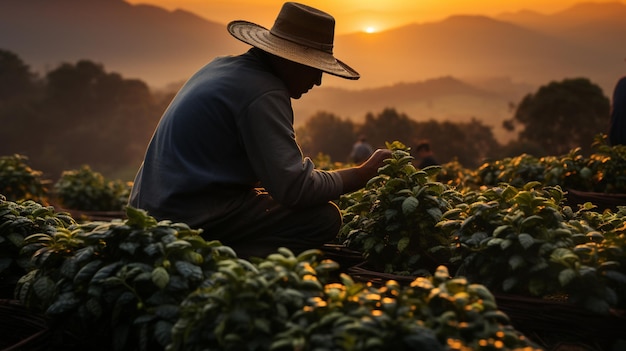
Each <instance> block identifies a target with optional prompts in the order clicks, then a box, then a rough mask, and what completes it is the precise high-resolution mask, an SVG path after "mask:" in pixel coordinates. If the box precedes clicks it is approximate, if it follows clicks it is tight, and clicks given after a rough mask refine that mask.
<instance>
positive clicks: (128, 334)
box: [16, 207, 236, 350]
mask: <svg viewBox="0 0 626 351" xmlns="http://www.w3.org/2000/svg"><path fill="white" fill-rule="evenodd" d="M126 214H127V217H128V219H127V220H125V221H121V220H116V221H111V222H89V223H86V224H82V225H75V226H71V227H69V228H61V229H59V230H57V231H56V232H55V233H53V234H52V235H50V234H45V233H41V234H34V235H31V236H29V237H27V238H26V239H25V246H24V250H25V251H26V252H27V253H29V254H30V255H31V256H32V260H33V262H34V264H35V269H34V270H32V271H31V272H30V273H29V274H27V275H25V276H24V277H23V278H22V279H21V280H20V281H19V283H18V286H17V289H16V294H17V296H18V298H19V299H20V301H21V302H22V303H23V304H24V305H25V306H28V307H29V308H31V309H33V310H36V311H42V312H44V313H45V315H46V316H48V317H49V318H50V320H51V321H52V323H53V324H52V325H55V326H56V327H57V330H58V331H60V332H63V333H64V334H66V335H68V334H69V335H71V336H72V338H70V341H73V342H75V343H78V345H81V343H88V344H89V345H90V346H91V347H96V346H99V347H101V348H102V349H103V350H130V349H132V350H148V349H153V348H154V347H161V348H162V347H164V346H165V345H167V344H168V343H169V338H170V330H171V327H172V325H173V324H174V323H175V322H176V320H177V318H178V310H179V304H180V302H181V301H182V300H183V299H184V298H186V297H187V295H188V294H189V293H190V292H191V291H193V290H195V289H196V288H197V287H199V286H200V285H201V284H202V282H203V281H204V280H205V279H206V278H207V277H209V276H210V275H211V274H212V273H213V272H214V271H215V270H216V269H217V261H219V260H222V259H232V258H235V257H236V255H235V253H234V252H233V251H232V249H230V248H229V247H225V246H222V245H221V244H219V242H215V241H214V242H207V241H205V240H204V239H203V238H202V237H201V236H200V235H199V231H198V230H193V229H190V228H189V226H187V225H186V224H183V223H171V222H169V221H161V222H157V221H156V220H155V219H154V218H153V217H150V216H148V215H147V214H146V213H145V211H142V210H137V209H133V208H131V207H129V208H127V213H126Z"/></svg>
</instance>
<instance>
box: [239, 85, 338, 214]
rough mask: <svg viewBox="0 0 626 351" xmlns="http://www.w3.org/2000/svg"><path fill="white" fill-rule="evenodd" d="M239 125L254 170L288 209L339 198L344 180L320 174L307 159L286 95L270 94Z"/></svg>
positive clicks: (263, 184)
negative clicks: (300, 143) (303, 153)
mask: <svg viewBox="0 0 626 351" xmlns="http://www.w3.org/2000/svg"><path fill="white" fill-rule="evenodd" d="M238 123H239V130H240V133H241V143H242V144H243V145H244V148H245V150H246V152H247V154H248V158H249V160H250V163H251V165H252V168H253V170H254V171H255V173H256V174H257V176H258V178H259V180H260V182H261V185H262V186H263V187H264V188H265V189H266V190H267V191H268V192H269V193H270V195H272V197H274V199H275V200H276V201H278V202H280V203H281V204H283V205H285V206H310V205H316V204H321V203H325V202H328V201H330V200H334V199H337V198H339V196H340V195H341V193H342V190H343V183H342V180H341V176H340V175H339V174H337V173H336V172H327V171H322V170H317V169H315V166H314V164H313V162H312V161H311V160H310V159H309V158H304V157H303V155H302V151H301V149H300V147H299V146H298V144H297V142H296V138H295V132H294V128H293V110H292V107H291V100H290V98H289V96H288V95H287V93H286V92H285V91H282V90H274V91H270V92H267V93H265V94H263V95H261V96H260V97H258V98H257V99H255V100H254V101H253V102H252V103H251V104H250V105H249V106H248V108H246V109H245V110H244V113H243V116H241V118H240V119H239V121H238Z"/></svg>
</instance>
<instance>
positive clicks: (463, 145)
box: [410, 118, 500, 168]
mask: <svg viewBox="0 0 626 351" xmlns="http://www.w3.org/2000/svg"><path fill="white" fill-rule="evenodd" d="M415 130H416V132H415V135H414V137H413V138H412V139H411V144H410V146H411V147H412V148H415V146H416V145H415V144H416V143H417V141H419V140H422V139H428V140H429V141H430V146H431V149H432V150H433V152H434V153H435V157H436V159H437V160H438V161H439V162H440V163H446V162H450V161H453V160H455V159H456V160H457V161H458V162H459V163H461V164H462V165H463V166H465V167H468V168H471V167H477V166H478V165H480V164H481V163H482V161H483V160H484V159H485V158H488V157H492V156H493V155H494V154H495V153H496V152H497V151H498V150H499V147H500V145H499V143H498V141H497V140H496V139H495V137H494V135H493V131H492V129H491V127H489V126H486V125H484V124H483V123H482V122H481V121H479V120H477V119H476V118H472V119H471V120H470V121H469V122H464V123H453V122H450V121H444V122H438V121H435V120H430V121H426V122H417V123H416V127H415Z"/></svg>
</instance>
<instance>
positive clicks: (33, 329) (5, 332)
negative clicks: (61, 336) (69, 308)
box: [0, 300, 52, 351]
mask: <svg viewBox="0 0 626 351" xmlns="http://www.w3.org/2000/svg"><path fill="white" fill-rule="evenodd" d="M0 330H1V332H2V338H0V350H2V351H18V350H29V351H37V350H50V343H49V341H50V339H51V336H52V333H51V331H50V329H49V328H48V324H47V321H46V319H45V317H43V316H42V315H40V314H37V313H34V312H32V311H29V310H28V309H27V308H26V307H24V306H22V305H21V304H20V303H19V301H17V300H0Z"/></svg>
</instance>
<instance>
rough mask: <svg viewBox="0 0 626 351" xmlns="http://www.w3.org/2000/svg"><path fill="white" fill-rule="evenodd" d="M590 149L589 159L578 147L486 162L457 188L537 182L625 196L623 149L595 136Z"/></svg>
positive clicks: (601, 136)
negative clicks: (539, 156) (555, 152)
mask: <svg viewBox="0 0 626 351" xmlns="http://www.w3.org/2000/svg"><path fill="white" fill-rule="evenodd" d="M592 148H593V153H592V154H591V155H590V156H589V157H585V156H583V155H582V151H581V148H579V147H577V148H574V149H572V150H570V152H568V153H567V154H564V155H561V156H544V157H541V158H537V157H534V156H531V155H527V154H522V155H519V156H516V157H506V158H503V159H499V160H494V161H489V162H485V163H483V164H482V165H481V166H480V167H478V168H477V169H476V170H475V171H474V172H471V173H470V175H469V176H466V177H465V178H461V179H459V181H457V184H461V185H463V186H464V187H469V188H474V189H476V188H479V187H480V186H496V185H498V184H500V183H506V184H509V185H512V186H515V187H518V188H520V187H523V186H524V185H525V184H526V183H528V182H540V183H542V184H543V185H545V186H557V185H558V186H560V187H561V188H563V189H576V190H580V191H590V192H598V193H610V194H616V193H617V194H618V193H626V146H624V145H614V146H609V145H608V144H607V137H606V135H605V134H598V135H596V136H595V139H594V142H593V144H592Z"/></svg>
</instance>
